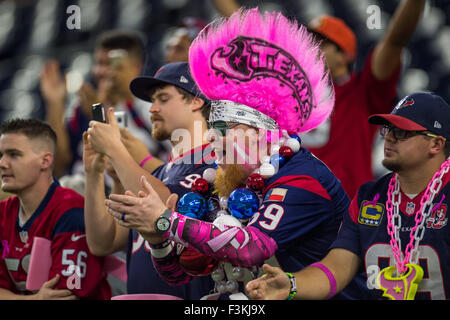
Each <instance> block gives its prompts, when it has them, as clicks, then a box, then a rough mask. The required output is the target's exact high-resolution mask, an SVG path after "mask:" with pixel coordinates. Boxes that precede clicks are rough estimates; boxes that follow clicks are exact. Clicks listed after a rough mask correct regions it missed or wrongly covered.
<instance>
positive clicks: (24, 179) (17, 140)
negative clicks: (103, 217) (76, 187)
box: [0, 119, 111, 299]
mask: <svg viewBox="0 0 450 320" xmlns="http://www.w3.org/2000/svg"><path fill="white" fill-rule="evenodd" d="M55 151H56V134H55V132H54V131H53V129H52V128H51V127H50V126H49V125H47V124H45V123H43V122H41V121H39V120H36V119H27V120H24V119H13V120H8V121H5V122H4V123H3V124H2V126H1V127H0V175H1V188H2V190H3V191H5V192H10V193H12V194H14V196H12V197H10V198H8V199H5V200H3V201H2V202H0V252H1V259H0V299H77V298H85V299H110V298H111V288H110V286H109V284H108V282H107V280H106V274H105V273H104V272H103V260H102V259H100V258H97V257H95V256H93V255H92V254H91V253H90V252H89V250H88V246H87V242H86V235H85V227H84V211H83V208H84V199H83V197H82V196H80V195H79V194H77V193H76V192H75V191H73V190H71V189H66V188H63V187H61V186H60V185H59V183H58V182H57V181H56V180H54V178H53V168H54V158H55ZM34 237H43V238H46V239H48V240H50V241H51V248H50V250H51V257H52V265H51V267H50V271H49V279H50V280H48V281H47V282H45V283H44V284H43V285H42V287H41V288H40V290H38V291H37V292H35V293H33V292H30V291H27V290H26V286H25V284H26V280H27V273H28V266H29V261H30V253H31V249H32V244H33V239H34ZM74 266H75V268H74ZM74 276H76V277H78V279H77V281H73V277H74ZM74 282H75V285H73V284H74ZM68 289H70V290H68Z"/></svg>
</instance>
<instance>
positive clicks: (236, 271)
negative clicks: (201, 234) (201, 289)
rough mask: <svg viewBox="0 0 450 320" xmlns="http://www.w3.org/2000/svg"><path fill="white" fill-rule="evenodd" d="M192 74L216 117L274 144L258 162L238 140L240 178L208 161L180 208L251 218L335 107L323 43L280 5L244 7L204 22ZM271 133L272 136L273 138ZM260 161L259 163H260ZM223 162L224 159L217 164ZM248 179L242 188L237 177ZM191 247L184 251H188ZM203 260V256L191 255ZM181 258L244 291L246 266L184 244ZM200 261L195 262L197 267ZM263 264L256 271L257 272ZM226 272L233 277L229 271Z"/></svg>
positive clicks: (215, 217)
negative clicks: (269, 185) (306, 136)
mask: <svg viewBox="0 0 450 320" xmlns="http://www.w3.org/2000/svg"><path fill="white" fill-rule="evenodd" d="M189 65H190V69H191V74H192V76H193V78H194V80H195V81H196V83H197V85H198V87H199V89H200V90H201V91H202V93H203V94H204V95H205V96H206V97H207V98H209V99H210V100H211V101H213V102H212V104H211V112H210V118H209V122H210V123H211V122H212V123H214V122H216V121H225V122H234V123H241V124H246V125H248V126H250V127H254V128H258V129H260V130H264V132H265V136H264V137H266V139H267V141H269V142H270V143H271V148H270V150H267V152H266V154H267V155H265V156H263V157H262V158H261V159H258V160H259V161H258V162H257V164H256V165H254V163H250V162H251V161H248V159H249V158H251V157H252V156H254V155H253V154H252V153H251V152H249V151H248V150H246V149H245V146H243V145H239V144H234V143H233V144H232V149H233V153H234V154H236V155H237V156H238V158H239V159H238V160H242V162H239V161H238V162H235V163H239V164H238V166H242V167H244V169H245V170H244V171H243V172H246V173H247V175H248V174H249V173H251V174H250V175H249V176H248V178H247V179H246V181H245V176H246V175H242V177H241V176H240V175H241V172H240V170H239V169H238V170H234V169H236V168H238V167H236V168H234V169H233V168H232V165H231V166H230V168H227V170H228V169H230V171H229V172H230V173H231V172H232V171H234V174H233V176H234V177H235V178H236V181H235V182H232V181H227V182H225V181H224V179H223V178H225V179H226V171H225V176H223V175H222V174H221V173H219V177H218V178H219V181H218V182H216V185H217V184H218V189H220V195H218V194H217V193H218V192H217V190H213V188H212V186H213V185H214V183H215V182H214V181H215V178H216V169H213V168H209V169H206V170H205V172H204V173H203V177H202V178H198V179H196V180H195V181H194V183H193V185H192V192H189V193H187V194H185V195H183V196H182V197H181V198H180V200H179V201H178V212H179V213H181V214H184V215H186V216H189V217H192V218H195V219H199V220H205V221H210V222H212V223H213V224H214V225H215V226H217V227H218V228H220V227H221V226H245V225H247V224H248V223H249V221H251V218H252V216H253V215H254V213H256V212H257V211H258V209H259V208H260V206H261V204H262V200H263V199H262V194H263V191H264V189H265V187H266V186H265V180H266V179H268V178H270V177H272V176H273V175H274V174H276V173H277V172H278V170H279V168H281V167H283V166H284V165H285V164H286V162H288V161H289V159H291V158H292V157H293V156H294V154H295V153H297V152H298V151H299V150H300V147H301V140H300V138H299V136H298V134H299V133H302V132H306V131H308V130H312V129H314V128H316V127H317V126H319V125H320V124H322V123H323V122H324V121H325V120H327V118H328V117H329V115H330V114H331V112H332V109H333V106H334V100H335V96H334V90H333V86H332V84H331V83H332V82H331V78H330V76H329V73H328V71H327V70H326V67H325V61H324V56H323V54H322V53H320V50H319V43H317V42H314V40H313V36H312V35H311V34H310V33H309V32H308V31H307V29H306V27H305V26H302V25H300V26H299V24H298V23H297V21H295V20H288V19H287V18H286V17H284V16H283V15H282V14H281V13H277V12H271V13H270V12H265V13H264V14H261V13H259V11H258V8H253V9H249V10H247V9H241V10H239V11H237V12H235V13H234V14H233V15H231V16H230V17H229V18H227V19H218V20H216V21H213V22H212V23H211V24H209V25H208V26H207V27H206V28H205V29H203V30H202V31H201V32H200V34H199V35H198V36H197V38H196V39H195V40H194V41H193V43H192V44H191V46H190V50H189ZM267 141H266V142H267ZM258 166H259V167H258ZM216 168H217V167H216ZM234 183H235V184H237V185H239V184H241V183H242V184H243V185H242V186H238V187H237V188H236V189H235V190H233V191H231V192H230V190H231V189H233V184H234ZM183 255H185V257H184V256H183ZM194 261H196V262H199V263H198V264H195V263H189V262H194ZM180 264H181V266H182V267H183V268H184V270H185V271H186V272H187V273H189V274H191V275H206V274H210V273H211V275H212V278H213V279H214V280H215V282H216V292H218V293H225V292H232V293H237V292H238V290H239V286H238V283H237V281H242V280H243V273H244V272H243V270H242V269H241V268H239V267H235V266H234V267H233V266H232V270H231V272H225V269H226V265H227V264H224V263H222V262H219V261H215V260H214V259H212V258H209V257H205V256H204V255H202V254H201V253H199V252H195V250H194V249H191V248H189V247H188V248H185V249H184V251H183V252H182V254H181V257H180ZM192 266H195V268H192ZM258 267H259V266H255V267H254V268H253V269H252V270H250V271H251V273H252V275H253V277H256V276H257V274H258ZM225 274H226V275H227V276H228V279H227V280H226V279H225Z"/></svg>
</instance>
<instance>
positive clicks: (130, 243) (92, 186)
mask: <svg viewBox="0 0 450 320" xmlns="http://www.w3.org/2000/svg"><path fill="white" fill-rule="evenodd" d="M130 88H131V91H132V92H133V93H134V94H135V95H136V96H137V97H139V98H141V99H144V100H148V101H151V102H152V105H151V107H150V113H151V117H150V118H151V121H152V125H153V131H152V136H153V137H154V138H155V139H157V140H165V139H171V137H172V135H174V133H175V132H176V130H182V132H184V133H185V134H186V135H185V136H183V139H179V140H176V141H171V142H172V144H173V145H174V148H172V153H171V159H170V161H169V162H168V163H167V164H165V165H163V166H160V167H158V168H156V169H155V170H153V171H152V172H151V173H150V172H148V171H146V170H144V169H143V168H141V167H142V166H143V165H144V163H142V162H141V164H140V165H141V167H140V166H139V165H138V164H137V162H136V161H135V160H134V159H133V157H132V156H131V154H130V153H129V152H128V150H127V148H126V147H125V145H124V144H123V143H122V142H121V136H120V129H119V127H118V124H117V121H116V118H115V116H114V109H112V108H110V109H108V111H107V115H108V119H109V124H106V123H101V122H97V121H91V122H90V124H89V129H88V131H87V132H85V133H84V135H83V138H84V143H85V144H84V155H83V160H84V166H85V170H86V202H85V221H86V234H87V241H88V245H89V248H90V250H92V252H93V253H94V254H96V255H99V256H104V255H108V254H111V253H113V252H116V251H118V250H121V249H123V248H125V247H127V258H128V259H127V260H128V261H127V263H128V269H127V270H128V283H127V289H128V293H129V294H135V293H159V294H170V295H174V296H178V297H181V298H183V299H192V300H197V299H199V298H201V297H202V296H205V295H207V294H208V293H209V291H210V290H211V289H213V288H214V283H213V282H212V280H211V278H210V277H198V278H197V279H195V280H194V281H192V282H190V283H189V284H186V285H181V286H169V285H168V284H166V283H165V282H164V281H163V280H161V279H160V277H159V275H158V273H157V272H156V270H155V269H154V267H153V264H152V260H151V256H150V251H151V249H150V246H149V245H148V243H147V242H146V241H144V238H143V237H142V236H141V235H140V234H138V233H137V232H136V231H135V230H128V229H126V228H124V227H122V226H120V225H119V224H118V223H116V222H115V220H114V218H113V217H112V216H111V215H110V214H108V212H107V211H106V207H105V205H104V200H105V192H104V187H103V171H104V169H105V158H108V159H109V161H110V162H111V164H112V166H113V167H114V169H115V172H116V174H117V176H118V178H119V179H120V182H121V183H122V185H123V187H124V189H123V190H122V192H123V191H124V190H128V191H127V193H135V194H138V192H139V190H140V188H141V185H140V177H141V176H142V175H145V176H146V177H147V179H148V180H149V181H150V183H151V184H152V186H153V187H154V188H155V190H157V192H158V194H159V195H160V197H161V198H162V199H164V201H166V200H167V201H168V203H170V205H171V206H174V205H175V203H174V201H173V200H174V199H173V198H171V199H169V195H170V194H171V193H176V194H177V195H178V196H179V197H181V196H182V195H183V194H185V193H187V192H189V191H191V186H192V183H193V182H194V180H195V179H196V178H199V177H202V174H203V172H204V171H205V169H207V168H211V167H213V161H214V156H213V153H212V149H211V148H210V146H209V143H208V142H207V141H206V130H207V129H206V120H205V119H206V117H207V116H208V113H209V101H208V100H207V99H206V98H205V97H203V96H202V95H201V93H200V91H199V90H198V89H197V87H196V85H195V82H194V80H193V79H192V77H191V75H190V73H189V66H188V64H187V63H186V62H178V63H170V64H167V65H165V66H163V67H162V68H161V69H160V70H158V71H157V73H156V75H155V76H154V77H145V76H144V77H139V78H136V79H134V80H133V81H132V82H131V85H130ZM199 129H200V130H199ZM179 132H181V131H179ZM174 136H175V135H174ZM192 137H193V138H194V139H191V138H192ZM196 138H197V139H196ZM105 155H106V156H107V157H105ZM151 160H152V159H150V160H148V161H151ZM123 219H126V217H125V216H124V217H123ZM171 245H173V244H171ZM152 254H153V252H152Z"/></svg>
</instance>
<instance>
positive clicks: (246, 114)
mask: <svg viewBox="0 0 450 320" xmlns="http://www.w3.org/2000/svg"><path fill="white" fill-rule="evenodd" d="M216 121H226V122H238V123H242V124H246V125H249V126H251V127H256V128H260V129H265V130H268V131H274V130H278V124H277V123H276V121H275V120H273V119H272V118H271V117H269V116H266V115H265V114H263V113H261V112H259V111H258V110H256V109H253V108H251V107H249V106H246V105H244V104H240V103H237V102H233V101H229V100H214V101H212V102H211V112H210V114H209V122H210V123H213V122H216Z"/></svg>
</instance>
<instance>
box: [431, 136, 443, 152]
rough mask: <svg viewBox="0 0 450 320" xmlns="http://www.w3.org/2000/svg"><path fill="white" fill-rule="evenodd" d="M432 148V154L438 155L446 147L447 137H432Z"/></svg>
mask: <svg viewBox="0 0 450 320" xmlns="http://www.w3.org/2000/svg"><path fill="white" fill-rule="evenodd" d="M430 142H431V148H430V154H431V155H433V156H434V155H437V154H439V152H442V150H444V148H445V139H444V138H443V137H439V136H438V137H436V138H433V139H431V141H430Z"/></svg>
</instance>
